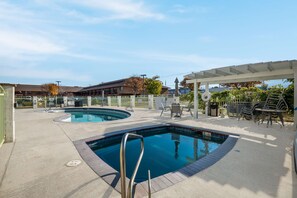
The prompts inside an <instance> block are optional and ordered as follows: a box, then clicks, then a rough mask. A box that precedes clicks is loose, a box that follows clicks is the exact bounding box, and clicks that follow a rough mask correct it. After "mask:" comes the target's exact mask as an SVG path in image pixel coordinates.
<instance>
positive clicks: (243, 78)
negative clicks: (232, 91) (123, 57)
mask: <svg viewBox="0 0 297 198" xmlns="http://www.w3.org/2000/svg"><path fill="white" fill-rule="evenodd" d="M294 68H297V60H290V61H289V60H287V61H275V62H261V63H253V64H244V65H237V66H227V67H220V68H216V69H210V70H205V71H200V72H193V73H191V74H188V75H186V76H185V77H187V78H190V79H191V80H187V83H194V82H195V80H196V82H201V83H202V84H205V83H214V84H218V83H231V82H248V81H261V80H274V79H286V78H293V75H294V71H293V69H294Z"/></svg>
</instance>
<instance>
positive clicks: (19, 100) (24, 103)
mask: <svg viewBox="0 0 297 198" xmlns="http://www.w3.org/2000/svg"><path fill="white" fill-rule="evenodd" d="M15 108H18V109H23V108H33V97H31V96H23V97H16V98H15Z"/></svg>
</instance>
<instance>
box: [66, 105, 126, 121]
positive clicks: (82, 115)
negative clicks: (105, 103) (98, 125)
mask: <svg viewBox="0 0 297 198" xmlns="http://www.w3.org/2000/svg"><path fill="white" fill-rule="evenodd" d="M65 113H69V114H70V117H69V116H68V117H67V118H64V119H62V120H61V121H64V122H106V121H113V120H120V119H125V118H128V117H130V115H131V114H130V113H128V112H126V111H122V110H115V109H106V108H71V109H65Z"/></svg>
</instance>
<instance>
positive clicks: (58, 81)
mask: <svg viewBox="0 0 297 198" xmlns="http://www.w3.org/2000/svg"><path fill="white" fill-rule="evenodd" d="M56 82H57V83H58V94H57V96H58V95H59V93H60V82H61V81H60V80H57V81H56ZM57 96H56V107H57Z"/></svg>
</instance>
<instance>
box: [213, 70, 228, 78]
mask: <svg viewBox="0 0 297 198" xmlns="http://www.w3.org/2000/svg"><path fill="white" fill-rule="evenodd" d="M215 73H216V74H219V75H223V76H228V75H231V74H229V73H227V72H224V71H222V70H220V69H215Z"/></svg>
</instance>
